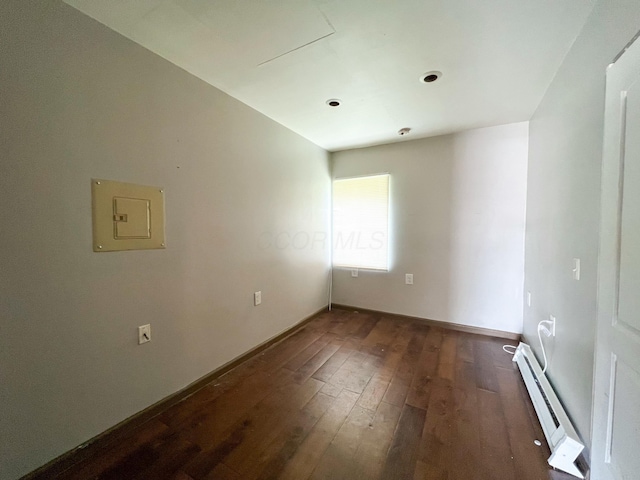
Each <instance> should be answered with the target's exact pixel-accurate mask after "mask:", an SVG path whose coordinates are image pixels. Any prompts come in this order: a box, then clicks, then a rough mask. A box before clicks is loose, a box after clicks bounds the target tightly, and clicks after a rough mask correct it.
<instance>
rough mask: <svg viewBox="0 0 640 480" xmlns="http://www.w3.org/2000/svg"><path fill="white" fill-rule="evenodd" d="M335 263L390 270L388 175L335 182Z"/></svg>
mask: <svg viewBox="0 0 640 480" xmlns="http://www.w3.org/2000/svg"><path fill="white" fill-rule="evenodd" d="M333 264H334V265H335V266H337V267H349V268H369V269H374V270H388V268H389V175H388V174H384V175H372V176H367V177H355V178H341V179H336V180H334V181H333Z"/></svg>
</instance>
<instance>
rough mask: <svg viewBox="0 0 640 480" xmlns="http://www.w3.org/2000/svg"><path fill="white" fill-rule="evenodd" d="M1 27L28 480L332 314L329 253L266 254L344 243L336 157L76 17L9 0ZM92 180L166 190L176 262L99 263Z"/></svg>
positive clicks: (10, 407) (7, 290)
mask: <svg viewBox="0 0 640 480" xmlns="http://www.w3.org/2000/svg"><path fill="white" fill-rule="evenodd" d="M0 22H1V24H2V25H1V28H0V45H1V47H0V65H2V67H1V68H0V122H1V123H2V125H1V132H2V133H1V135H2V142H1V143H0V162H2V169H1V172H2V173H1V175H0V205H1V208H0V224H1V225H2V227H0V228H1V230H2V231H1V234H0V271H1V274H0V385H1V387H0V412H2V413H1V414H0V432H1V433H0V478H2V479H10V478H15V477H18V476H19V475H22V474H24V473H27V472H28V471H30V470H32V469H34V468H36V467H38V466H39V465H41V464H43V463H45V462H46V461H48V460H50V459H52V458H53V457H55V456H57V455H59V454H61V453H63V452H65V451H67V450H69V449H71V448H73V447H75V446H77V445H79V444H81V443H82V442H84V441H86V440H87V439H89V438H91V437H93V436H94V435H96V434H98V433H100V432H102V431H104V430H105V429H107V428H109V427H111V426H112V425H114V424H116V423H117V422H119V421H121V420H123V419H125V418H126V417H128V416H130V415H132V414H134V413H136V412H138V411H140V410H141V409H143V408H145V407H147V406H149V405H150V404H152V403H154V402H156V401H158V400H160V399H162V398H163V397H165V396H167V395H169V394H171V393H173V392H175V391H177V390H179V389H181V388H183V387H184V386H186V385H187V384H189V383H190V382H193V381H194V380H196V379H198V378H199V377H201V376H202V375H205V374H206V373H208V372H210V371H211V370H213V369H215V368H216V367H219V366H220V365H222V364H224V363H225V362H227V361H229V360H231V359H232V358H234V357H236V356H237V355H239V354H242V353H243V352H245V351H247V350H249V349H250V348H252V347H254V346H256V345H257V344H259V343H261V342H263V341H264V340H266V339H268V338H270V337H272V336H274V335H276V334H277V333H279V332H281V331H283V330H285V329H287V328H288V327H290V326H292V325H293V324H295V323H297V322H298V321H300V320H302V319H303V318H304V317H306V316H308V315H309V314H311V313H313V312H315V311H317V310H318V309H320V308H322V307H323V306H324V305H326V303H327V284H328V258H329V252H328V244H324V243H322V242H315V243H313V244H311V243H309V244H307V245H302V243H301V242H300V241H299V242H298V243H297V244H296V246H295V248H294V247H293V246H291V245H283V244H280V245H279V246H276V245H274V244H272V243H270V242H269V241H266V240H268V239H269V238H271V237H272V236H273V235H276V234H278V233H280V232H309V233H312V232H326V231H327V225H328V205H329V190H330V181H329V179H330V176H329V166H328V158H327V153H326V152H325V151H323V150H322V149H320V148H318V147H316V146H314V145H313V144H311V143H309V142H308V141H306V140H304V139H302V138H301V137H299V136H297V135H295V134H294V133H292V132H291V131H289V130H287V129H285V128H284V127H282V126H280V125H278V124H276V123H275V122H273V121H271V120H269V119H267V118H266V117H264V116H262V115H260V114H258V113H257V112H255V111H253V110H252V109H250V108H249V107H247V106H245V105H243V104H241V103H239V102H238V101H236V100H234V99H232V98H230V97H228V96H227V95H225V94H223V93H221V92H220V91H218V90H216V89H215V88H213V87H211V86H209V85H207V84H205V83H203V82H202V81H200V80H198V79H196V78H195V77H193V76H191V75H189V74H187V73H186V72H184V71H182V70H180V69H179V68H177V67H175V66H173V65H171V64H169V63H168V62H166V61H165V60H162V59H161V58H160V57H158V56H156V55H153V54H151V53H150V52H148V51H146V50H144V49H143V48H142V47H139V46H137V45H135V44H134V43H132V42H130V41H128V40H126V39H124V38H123V37H121V36H119V35H118V34H116V33H114V32H112V31H110V30H108V29H107V28H106V27H104V26H102V25H100V24H98V23H97V22H95V21H93V20H90V19H89V18H88V17H85V16H83V15H82V14H80V13H79V12H77V11H76V10H74V9H73V8H71V7H69V6H66V5H64V4H61V3H59V2H57V1H30V2H24V1H18V0H15V1H14V0H10V1H4V2H1V3H0ZM92 177H97V178H107V179H114V180H120V181H126V182H133V183H141V184H146V185H154V186H162V187H164V188H165V191H166V219H167V228H166V235H167V249H166V250H162V251H160V250H156V251H132V252H118V253H102V254H101V253H93V252H92V243H91V196H90V179H91V178H92ZM299 238H304V237H299ZM255 290H261V291H262V302H263V303H262V305H261V306H259V307H254V306H253V303H252V301H253V297H252V295H253V292H254V291H255ZM146 323H150V324H151V327H152V332H153V336H152V337H153V340H152V341H151V343H149V344H146V345H143V346H138V345H137V343H136V342H137V326H138V325H142V324H146Z"/></svg>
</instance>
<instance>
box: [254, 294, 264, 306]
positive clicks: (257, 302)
mask: <svg viewBox="0 0 640 480" xmlns="http://www.w3.org/2000/svg"><path fill="white" fill-rule="evenodd" d="M261 303H262V291H259V292H255V293H254V294H253V304H254V305H255V306H258V305H260V304H261Z"/></svg>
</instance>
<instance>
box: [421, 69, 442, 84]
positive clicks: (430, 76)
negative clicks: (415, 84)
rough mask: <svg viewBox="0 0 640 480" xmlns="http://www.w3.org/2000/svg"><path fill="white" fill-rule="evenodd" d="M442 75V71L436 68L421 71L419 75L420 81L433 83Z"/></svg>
mask: <svg viewBox="0 0 640 480" xmlns="http://www.w3.org/2000/svg"><path fill="white" fill-rule="evenodd" d="M441 76H442V72H438V71H437V70H432V71H430V72H427V73H423V74H422V75H420V81H421V82H422V83H433V82H435V81H436V80H438V79H439V78H440V77H441Z"/></svg>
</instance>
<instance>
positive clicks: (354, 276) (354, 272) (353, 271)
mask: <svg viewBox="0 0 640 480" xmlns="http://www.w3.org/2000/svg"><path fill="white" fill-rule="evenodd" d="M351 276H352V277H353V278H357V277H358V269H357V268H352V269H351Z"/></svg>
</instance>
